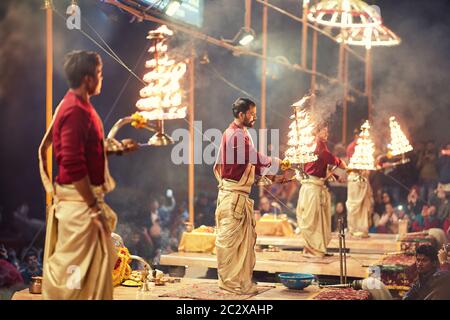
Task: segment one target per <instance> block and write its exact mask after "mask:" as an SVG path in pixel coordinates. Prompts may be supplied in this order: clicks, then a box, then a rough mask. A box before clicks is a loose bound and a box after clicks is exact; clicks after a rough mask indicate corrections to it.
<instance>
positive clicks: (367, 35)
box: [335, 24, 401, 49]
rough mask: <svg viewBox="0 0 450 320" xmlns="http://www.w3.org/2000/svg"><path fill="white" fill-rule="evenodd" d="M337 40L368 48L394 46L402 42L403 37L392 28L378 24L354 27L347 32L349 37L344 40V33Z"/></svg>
mask: <svg viewBox="0 0 450 320" xmlns="http://www.w3.org/2000/svg"><path fill="white" fill-rule="evenodd" d="M335 39H336V41H337V42H339V43H341V42H342V41H344V42H345V43H346V44H349V45H352V46H364V47H366V49H370V48H372V47H381V46H384V47H392V46H397V45H399V44H400V43H401V39H400V37H399V36H397V35H396V34H395V33H394V32H393V31H392V30H390V29H389V28H388V27H386V26H385V25H382V24H380V25H377V26H374V27H364V28H362V27H361V28H352V29H350V30H349V31H348V32H347V37H346V38H345V40H344V37H343V35H342V33H340V34H339V35H338V36H337V37H336V38H335Z"/></svg>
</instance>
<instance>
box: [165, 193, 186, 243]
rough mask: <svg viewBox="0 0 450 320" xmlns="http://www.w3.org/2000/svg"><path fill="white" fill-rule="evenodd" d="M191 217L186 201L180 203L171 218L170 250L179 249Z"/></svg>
mask: <svg viewBox="0 0 450 320" xmlns="http://www.w3.org/2000/svg"><path fill="white" fill-rule="evenodd" d="M188 219H189V213H188V210H187V204H186V202H184V201H183V202H182V203H180V204H179V205H178V206H177V207H176V209H175V210H174V211H173V212H172V216H171V220H170V229H169V230H170V235H169V237H170V238H169V248H168V249H170V251H177V250H178V244H179V243H180V240H181V236H182V234H183V232H184V231H185V230H186V224H185V223H186V222H187V221H188Z"/></svg>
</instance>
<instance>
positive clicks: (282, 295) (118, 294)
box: [12, 278, 320, 300]
mask: <svg viewBox="0 0 450 320" xmlns="http://www.w3.org/2000/svg"><path fill="white" fill-rule="evenodd" d="M199 283H217V280H208V279H191V278H182V279H181V282H180V283H172V284H167V285H165V286H161V287H157V286H154V285H153V284H151V286H150V291H149V292H146V293H140V292H139V291H138V289H137V288H130V287H122V286H119V287H116V288H115V289H114V300H186V299H179V298H173V297H160V295H163V294H165V293H168V292H171V291H176V290H179V289H182V288H186V287H187V286H188V285H192V284H199ZM260 285H264V286H273V287H274V288H271V289H270V290H268V291H266V292H263V293H260V294H258V295H256V296H253V297H251V298H250V299H249V300H309V299H312V298H313V297H314V296H315V295H317V294H318V293H319V292H320V289H319V288H318V287H317V286H309V287H307V288H305V289H304V290H289V289H287V288H285V287H284V286H283V285H282V284H280V283H266V282H264V283H260ZM12 299H13V300H42V295H40V294H31V293H29V290H28V289H25V290H22V291H18V292H16V293H15V294H14V296H13V298H12Z"/></svg>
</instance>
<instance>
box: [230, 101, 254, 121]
mask: <svg viewBox="0 0 450 320" xmlns="http://www.w3.org/2000/svg"><path fill="white" fill-rule="evenodd" d="M253 106H256V103H254V102H253V101H252V100H250V99H249V98H237V99H236V101H235V102H233V105H232V110H233V116H234V117H235V118H238V117H239V113H240V112H243V113H246V112H247V111H248V110H249V109H250V108H251V107H253Z"/></svg>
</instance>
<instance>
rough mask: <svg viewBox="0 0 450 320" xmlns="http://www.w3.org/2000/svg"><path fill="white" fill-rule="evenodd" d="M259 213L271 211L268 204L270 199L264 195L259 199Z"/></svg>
mask: <svg viewBox="0 0 450 320" xmlns="http://www.w3.org/2000/svg"><path fill="white" fill-rule="evenodd" d="M259 213H260V214H261V216H262V215H264V214H266V213H272V207H271V206H270V200H269V198H267V197H266V196H264V197H262V198H261V199H259Z"/></svg>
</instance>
